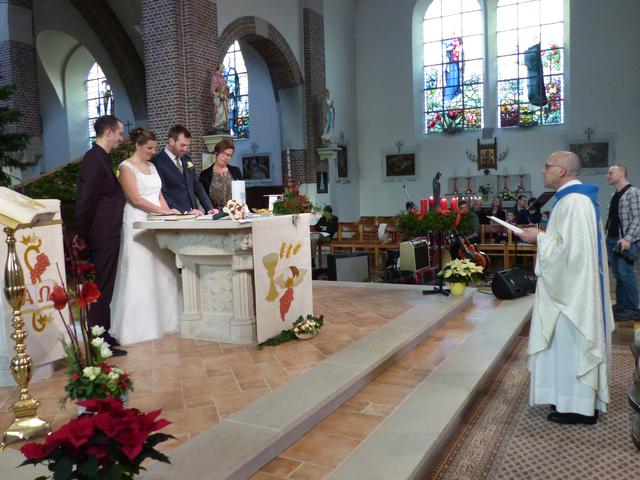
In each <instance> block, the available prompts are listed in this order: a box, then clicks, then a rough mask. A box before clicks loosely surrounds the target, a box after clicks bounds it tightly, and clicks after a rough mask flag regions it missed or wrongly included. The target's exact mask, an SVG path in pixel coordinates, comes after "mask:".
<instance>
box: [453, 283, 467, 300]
mask: <svg viewBox="0 0 640 480" xmlns="http://www.w3.org/2000/svg"><path fill="white" fill-rule="evenodd" d="M465 287H466V284H464V283H462V282H452V283H450V284H449V288H450V289H451V295H453V296H455V297H461V296H462V295H464V289H465Z"/></svg>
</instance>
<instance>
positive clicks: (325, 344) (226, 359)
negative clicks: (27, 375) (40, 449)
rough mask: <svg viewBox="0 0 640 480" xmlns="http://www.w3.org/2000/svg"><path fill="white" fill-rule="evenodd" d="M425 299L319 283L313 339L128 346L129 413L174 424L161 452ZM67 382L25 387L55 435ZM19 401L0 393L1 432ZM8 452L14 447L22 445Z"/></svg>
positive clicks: (64, 416) (64, 413)
mask: <svg viewBox="0 0 640 480" xmlns="http://www.w3.org/2000/svg"><path fill="white" fill-rule="evenodd" d="M422 300H423V296H422V294H421V291H420V290H404V291H400V290H385V289H377V288H376V289H368V288H360V287H358V288H346V289H345V288H336V287H334V286H328V285H317V284H316V285H314V304H315V311H316V313H317V314H319V313H322V314H324V315H325V322H326V323H325V327H324V328H323V329H322V332H321V334H320V335H319V336H318V337H316V338H314V339H313V340H310V341H299V342H290V343H287V344H283V345H279V346H277V347H266V348H264V349H259V348H257V347H252V346H249V347H244V346H236V345H230V344H222V343H217V342H205V341H198V340H189V339H183V338H180V337H179V336H178V335H171V336H167V337H165V338H163V339H162V340H158V341H154V342H145V343H140V344H137V345H135V346H131V347H127V350H128V355H127V356H126V357H121V358H116V359H114V361H113V363H117V364H118V365H120V366H121V367H122V368H124V369H125V370H127V371H128V372H129V373H130V374H131V375H132V378H133V380H134V383H135V392H133V393H132V394H131V395H130V397H129V401H130V402H129V403H130V405H131V406H132V407H136V408H139V409H141V410H153V409H158V408H162V410H163V414H162V416H163V417H164V418H167V419H169V420H170V421H172V422H173V423H172V425H170V426H169V427H167V428H166V429H165V430H164V431H165V432H167V433H171V434H173V435H174V436H175V437H176V439H175V440H171V441H168V442H165V443H164V444H162V445H161V447H162V449H163V450H165V451H166V450H170V449H171V448H173V447H175V446H176V445H178V444H180V443H182V442H185V441H187V440H188V439H189V438H190V437H191V436H193V435H197V434H198V433H200V432H202V431H204V430H206V429H208V428H210V427H211V426H213V425H214V424H215V423H217V422H218V421H219V420H220V418H223V417H224V416H226V415H229V414H230V413H233V412H236V411H238V410H240V409H241V408H243V407H245V406H246V405H248V404H250V403H253V402H254V401H255V400H256V399H257V398H259V397H261V396H262V395H264V394H266V393H268V392H270V391H271V390H272V389H275V388H277V387H278V386H279V385H281V384H283V383H285V382H287V381H288V380H289V379H290V378H292V377H293V376H295V375H297V374H299V373H301V372H304V371H305V370H307V369H308V368H310V367H311V366H313V365H315V364H316V363H318V362H320V361H322V360H324V359H325V358H326V357H327V356H328V355H330V354H332V353H334V352H336V351H339V350H341V349H342V348H344V347H345V346H347V345H349V344H350V343H351V342H353V341H354V340H356V339H358V338H361V337H362V336H364V335H366V334H367V333H368V332H370V331H371V330H373V329H375V328H377V327H378V326H380V325H383V324H385V323H386V322H387V321H389V320H390V319H392V318H395V317H397V316H398V315H400V314H401V313H403V312H404V311H406V310H408V309H409V308H411V307H413V306H414V305H415V303H416V302H418V301H422ZM65 382H66V379H65V375H64V371H57V372H56V373H55V374H54V375H53V377H51V378H49V379H47V380H41V381H37V382H32V384H31V386H30V392H31V393H32V395H33V396H34V397H35V398H37V399H38V400H39V401H40V404H41V407H40V409H39V414H40V415H41V416H42V417H44V418H46V419H48V420H50V421H51V422H52V426H53V428H54V429H55V428H57V427H59V426H60V425H62V424H64V423H65V422H67V421H68V420H69V419H70V418H71V417H73V416H74V414H75V409H74V406H73V405H72V404H70V403H68V404H67V406H66V408H65V409H61V408H60V405H59V402H60V399H61V398H62V397H63V392H64V385H65ZM16 398H17V389H16V388H10V387H0V426H2V427H4V426H6V425H9V424H10V422H11V419H12V415H11V414H10V413H9V412H8V411H7V409H8V408H9V406H10V405H11V404H12V403H13V402H14V401H15V399H16ZM12 446H13V447H14V448H17V447H18V446H19V444H14V445H12Z"/></svg>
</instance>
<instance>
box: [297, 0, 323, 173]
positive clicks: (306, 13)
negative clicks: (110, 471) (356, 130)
mask: <svg viewBox="0 0 640 480" xmlns="http://www.w3.org/2000/svg"><path fill="white" fill-rule="evenodd" d="M302 18H303V20H302V24H303V41H304V100H305V124H306V136H307V151H308V155H307V157H306V159H305V169H304V179H303V180H304V181H303V183H315V182H316V171H328V166H327V165H326V163H327V162H326V160H325V161H321V160H320V157H319V156H318V152H317V151H316V149H317V148H318V147H320V136H321V135H322V107H321V99H322V93H323V92H324V89H325V69H324V19H323V17H322V15H321V14H320V13H318V12H316V11H315V10H312V9H310V8H305V9H304V10H303V12H302Z"/></svg>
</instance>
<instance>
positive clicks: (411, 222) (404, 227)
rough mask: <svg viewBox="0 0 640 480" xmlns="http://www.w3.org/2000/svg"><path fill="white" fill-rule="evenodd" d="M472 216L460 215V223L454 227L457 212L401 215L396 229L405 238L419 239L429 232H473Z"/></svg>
mask: <svg viewBox="0 0 640 480" xmlns="http://www.w3.org/2000/svg"><path fill="white" fill-rule="evenodd" d="M473 215H475V213H471V212H470V213H464V214H461V215H460V223H459V224H458V226H457V227H456V225H455V224H456V220H457V218H458V214H457V212H448V213H446V214H442V213H440V212H439V211H438V210H431V211H430V212H428V213H425V214H424V215H422V214H415V213H401V214H400V215H399V216H398V228H400V231H401V232H402V234H403V235H404V237H405V238H411V237H420V236H423V235H426V234H428V233H431V232H445V231H451V230H457V231H458V232H460V233H462V234H468V233H471V232H472V231H473V223H474V222H473Z"/></svg>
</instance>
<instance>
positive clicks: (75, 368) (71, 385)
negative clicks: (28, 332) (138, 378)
mask: <svg viewBox="0 0 640 480" xmlns="http://www.w3.org/2000/svg"><path fill="white" fill-rule="evenodd" d="M67 252H68V256H67V272H68V273H69V283H70V284H71V288H67V287H66V285H65V282H64V280H63V279H62V275H60V284H56V285H55V286H54V287H53V292H52V293H51V295H50V296H49V300H51V302H52V303H53V308H54V309H55V310H57V311H58V313H59V314H60V319H61V320H62V323H63V325H64V328H65V330H66V331H67V336H68V341H67V340H64V339H62V346H63V348H64V352H65V359H66V362H67V373H68V375H69V381H68V383H67V385H66V386H65V391H66V393H67V395H66V397H65V398H64V399H63V403H64V401H65V400H66V399H67V398H70V399H72V400H77V399H81V400H86V399H92V398H93V399H100V398H107V397H114V398H122V397H123V396H124V395H125V394H126V392H127V391H128V390H132V389H133V382H132V381H131V379H130V378H129V376H128V375H127V374H126V373H125V372H124V371H123V370H121V369H120V368H118V367H116V366H113V365H108V364H107V363H106V359H107V358H109V357H111V356H112V355H113V353H112V352H111V349H110V348H109V344H108V343H107V342H105V340H104V339H103V338H102V335H104V333H105V329H104V328H103V327H99V326H93V327H91V328H89V325H88V322H87V311H88V309H89V308H90V307H91V304H92V303H95V302H96V301H97V300H98V298H100V291H99V289H98V287H97V285H96V284H95V282H94V281H93V275H94V273H95V267H94V266H93V264H91V263H90V262H88V261H86V260H83V259H82V258H81V250H80V249H79V248H78V247H77V246H76V245H73V246H71V247H70V248H68V249H67ZM58 273H59V274H60V269H59V268H58ZM66 308H68V309H69V310H68V311H69V320H68V321H67V320H65V317H64V315H62V311H63V310H64V309H66ZM74 310H76V311H77V312H78V317H79V318H78V320H77V324H76V320H75V317H74Z"/></svg>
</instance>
